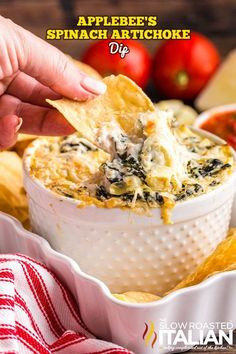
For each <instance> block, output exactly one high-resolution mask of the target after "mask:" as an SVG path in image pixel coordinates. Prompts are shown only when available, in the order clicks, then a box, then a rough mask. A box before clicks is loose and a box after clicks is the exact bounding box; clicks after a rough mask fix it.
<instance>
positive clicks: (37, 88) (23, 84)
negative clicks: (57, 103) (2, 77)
mask: <svg viewBox="0 0 236 354" xmlns="http://www.w3.org/2000/svg"><path fill="white" fill-rule="evenodd" d="M6 93H7V94H9V95H12V96H15V97H17V98H19V99H20V100H21V101H24V102H28V103H32V104H36V105H39V106H45V107H48V104H47V102H46V101H45V100H46V98H50V99H52V100H56V99H59V98H60V97H61V96H60V95H59V94H57V93H56V92H54V91H53V90H51V89H50V88H48V87H46V86H44V85H43V84H41V83H40V82H38V81H37V80H36V79H34V78H33V77H30V76H29V75H27V74H25V73H23V72H19V73H18V74H17V75H16V77H15V78H14V79H13V80H12V82H11V83H10V84H9V85H8V88H7V91H6Z"/></svg>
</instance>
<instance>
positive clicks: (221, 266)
mask: <svg viewBox="0 0 236 354" xmlns="http://www.w3.org/2000/svg"><path fill="white" fill-rule="evenodd" d="M229 270H236V228H233V229H230V230H229V233H228V237H227V238H226V239H225V240H223V241H222V242H221V243H220V244H219V245H218V246H217V247H216V249H215V251H214V252H213V253H212V254H211V255H210V256H209V257H207V258H206V260H205V261H204V262H203V263H202V264H200V265H199V266H198V267H197V269H196V270H195V272H193V273H192V274H190V275H189V276H187V278H185V279H184V280H182V281H181V282H180V283H179V284H178V285H177V286H176V287H175V288H174V289H172V290H171V291H170V292H173V291H175V290H177V289H182V288H186V287H188V286H192V285H196V284H199V283H201V282H202V281H203V280H205V279H207V278H209V277H210V276H212V275H214V274H217V273H219V272H225V271H229Z"/></svg>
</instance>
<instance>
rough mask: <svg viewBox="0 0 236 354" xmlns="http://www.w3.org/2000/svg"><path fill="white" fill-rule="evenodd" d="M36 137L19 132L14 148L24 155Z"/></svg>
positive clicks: (20, 154)
mask: <svg viewBox="0 0 236 354" xmlns="http://www.w3.org/2000/svg"><path fill="white" fill-rule="evenodd" d="M36 138H37V136H36V135H29V134H19V135H18V137H17V142H16V143H15V145H14V146H13V148H12V150H13V151H15V152H16V153H17V154H18V155H19V156H20V157H22V156H23V154H24V151H25V149H26V148H27V146H28V145H29V144H30V143H31V142H32V141H33V140H34V139H36Z"/></svg>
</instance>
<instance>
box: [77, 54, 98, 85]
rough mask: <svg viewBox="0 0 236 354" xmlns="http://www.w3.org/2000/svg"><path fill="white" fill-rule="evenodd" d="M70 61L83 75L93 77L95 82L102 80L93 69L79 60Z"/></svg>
mask: <svg viewBox="0 0 236 354" xmlns="http://www.w3.org/2000/svg"><path fill="white" fill-rule="evenodd" d="M71 60H72V61H73V63H74V64H75V65H77V66H78V67H79V68H80V70H81V71H83V72H84V73H85V74H87V75H89V76H91V77H94V78H95V79H97V80H102V76H101V75H100V74H99V73H98V72H97V71H96V70H95V69H94V68H92V67H91V66H90V65H87V64H85V63H82V62H81V61H79V60H76V59H74V58H71Z"/></svg>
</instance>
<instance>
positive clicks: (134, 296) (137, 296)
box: [113, 291, 160, 303]
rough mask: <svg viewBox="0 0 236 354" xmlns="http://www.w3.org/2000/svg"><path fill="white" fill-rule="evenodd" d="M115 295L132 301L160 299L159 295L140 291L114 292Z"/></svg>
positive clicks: (141, 301)
mask: <svg viewBox="0 0 236 354" xmlns="http://www.w3.org/2000/svg"><path fill="white" fill-rule="evenodd" d="M113 296H114V297H116V298H117V299H119V300H121V301H124V302H132V303H143V302H152V301H157V300H159V299H160V297H159V296H157V295H153V294H149V293H144V292H139V291H127V292H126V293H123V294H113Z"/></svg>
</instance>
